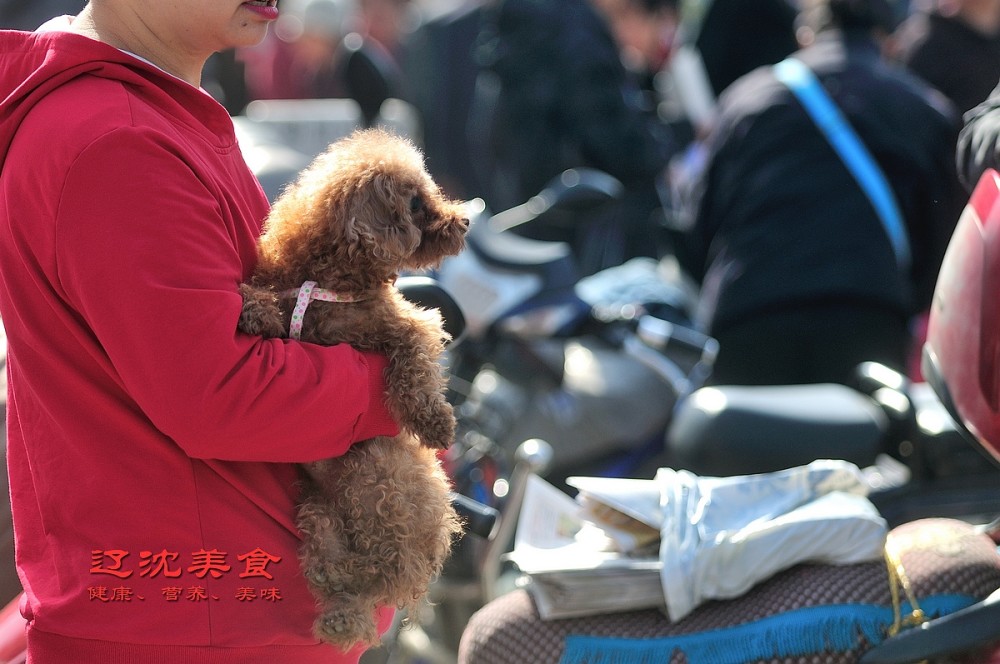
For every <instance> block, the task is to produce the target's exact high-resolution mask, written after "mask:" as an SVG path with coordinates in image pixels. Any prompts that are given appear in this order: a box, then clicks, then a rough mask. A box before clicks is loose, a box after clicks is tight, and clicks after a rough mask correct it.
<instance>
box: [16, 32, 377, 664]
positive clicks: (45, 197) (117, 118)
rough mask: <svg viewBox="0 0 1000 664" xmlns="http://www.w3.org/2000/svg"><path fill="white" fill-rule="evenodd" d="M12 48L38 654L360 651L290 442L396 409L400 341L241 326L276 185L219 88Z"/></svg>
mask: <svg viewBox="0 0 1000 664" xmlns="http://www.w3.org/2000/svg"><path fill="white" fill-rule="evenodd" d="M0 62H2V63H3V64H2V66H0V315H2V317H3V323H4V326H5V328H6V330H7V333H8V337H9V357H8V367H9V400H8V418H7V422H8V472H9V477H10V488H11V503H12V507H13V515H14V528H15V539H16V548H17V566H18V571H19V574H20V577H21V580H22V582H23V584H24V588H25V596H26V602H25V603H24V604H23V608H22V612H23V613H24V616H25V618H27V620H28V642H29V661H31V662H35V663H36V664H49V663H52V662H58V663H64V662H65V663H70V662H71V663H73V664H88V663H90V662H95V663H97V662H100V663H101V664H107V663H108V662H116V663H125V662H142V663H143V664H155V663H159V662H163V663H170V664H179V663H180V664H183V663H186V662H198V663H200V664H209V663H216V662H218V663H223V662H239V663H241V664H252V663H255V662H261V663H265V662H266V663H267V664H276V663H278V664H280V663H282V662H289V663H291V662H294V663H295V664H308V663H311V662H327V663H341V662H356V661H357V660H358V657H359V655H360V653H359V652H352V653H348V654H344V653H341V652H340V651H338V650H335V649H334V648H332V647H329V646H326V645H322V644H319V643H318V642H317V640H316V639H315V638H314V637H313V636H312V634H311V626H312V622H313V619H314V617H315V614H316V610H315V603H314V600H313V598H312V596H311V595H310V593H309V590H308V588H307V586H306V584H305V581H304V580H303V578H302V575H301V573H300V571H299V566H298V560H297V547H298V545H299V542H300V534H299V532H298V530H297V529H296V527H295V523H294V519H295V503H296V499H297V493H298V492H297V489H296V478H297V475H296V468H295V466H294V465H293V464H294V463H295V462H304V461H309V460H314V459H319V458H323V457H329V456H335V455H338V454H341V453H343V452H344V451H345V450H346V449H347V448H348V447H349V445H350V444H351V443H353V442H356V441H359V440H363V439H365V438H369V437H372V436H373V435H393V434H395V433H396V431H397V428H396V425H395V423H394V422H392V420H391V418H390V417H389V415H388V413H387V411H386V410H385V407H384V403H383V400H382V398H381V396H382V392H383V389H384V385H383V383H382V377H381V372H382V370H383V369H384V367H385V360H384V359H383V358H381V357H379V356H371V355H366V354H362V353H358V352H356V351H354V350H353V349H351V348H349V347H344V346H340V347H332V348H324V347H320V346H314V345H309V344H303V343H296V342H288V341H283V340H267V341H264V340H262V339H260V338H256V337H250V336H246V335H242V334H239V333H237V331H236V327H237V320H238V318H239V314H240V308H241V299H240V296H239V294H238V292H237V284H238V283H239V282H240V281H241V280H243V279H245V278H246V277H247V276H248V275H249V274H250V272H251V271H252V269H253V267H254V260H255V241H256V239H257V236H258V234H259V232H260V228H261V222H262V221H263V219H264V217H265V215H266V213H267V210H268V206H267V200H266V198H265V196H264V195H263V193H262V191H261V189H260V187H259V185H258V183H257V181H256V180H255V179H254V177H253V175H252V174H251V173H250V171H249V170H248V169H247V167H246V165H245V163H244V161H243V158H242V155H241V153H240V150H239V147H238V145H237V143H236V139H235V136H234V133H233V125H232V122H231V121H230V118H229V116H228V115H227V113H226V112H225V110H224V109H223V108H222V107H221V106H220V105H219V104H217V103H216V102H215V101H214V100H213V99H211V98H210V97H209V96H208V95H207V94H205V93H204V92H203V91H201V90H198V89H196V88H194V87H192V86H190V85H188V84H187V83H185V82H183V81H181V80H180V79H177V78H174V77H173V76H170V75H169V74H167V73H165V72H163V71H161V70H159V69H157V68H156V67H154V66H151V65H148V64H146V63H144V62H142V61H140V60H139V59H137V58H134V57H132V56H130V55H128V54H125V53H123V52H121V51H118V50H117V49H115V48H112V47H111V46H108V45H106V44H102V43H100V42H97V41H93V40H91V39H88V38H86V37H82V36H79V35H76V34H71V33H69V32H45V33H31V34H29V33H20V32H0ZM381 614H382V615H381V618H382V624H383V626H386V624H387V622H388V620H389V619H390V618H391V612H390V611H386V610H383V611H381Z"/></svg>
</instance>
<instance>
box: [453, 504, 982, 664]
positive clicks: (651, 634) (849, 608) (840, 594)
mask: <svg viewBox="0 0 1000 664" xmlns="http://www.w3.org/2000/svg"><path fill="white" fill-rule="evenodd" d="M887 548H888V550H889V551H890V552H891V554H892V555H890V556H887V560H889V561H892V562H894V563H895V565H891V564H890V565H887V564H886V563H885V562H871V563H862V564H855V565H844V566H834V565H799V566H797V567H794V568H792V569H790V570H787V571H786V572H783V573H781V574H778V575H777V576H775V577H772V578H771V579H769V580H767V581H765V582H763V583H761V584H759V585H758V586H756V587H755V588H754V589H753V590H751V591H750V592H749V593H747V594H746V595H744V596H742V597H739V598H737V599H734V600H730V601H716V602H710V603H707V604H705V605H703V606H701V607H699V608H698V609H696V610H695V611H694V612H693V613H692V614H691V615H689V616H688V617H686V618H685V619H684V620H681V621H679V622H677V623H673V624H671V623H669V622H668V621H667V619H666V617H665V615H664V614H663V613H662V612H661V611H658V610H645V611H634V612H628V613H617V614H607V615H601V616H592V617H584V618H572V619H566V620H552V621H547V622H543V621H541V620H540V619H539V618H538V613H537V611H536V610H535V607H534V604H533V603H532V600H531V597H530V595H529V594H528V593H527V592H526V591H524V590H519V591H515V592H512V593H510V594H508V595H505V596H503V597H500V598H499V599H496V600H494V601H493V602H491V603H489V604H488V605H486V606H485V607H484V608H482V609H481V610H480V611H479V612H477V613H476V614H475V615H474V616H473V618H472V619H471V620H470V622H469V625H468V627H467V628H466V630H465V633H464V635H463V638H462V643H461V648H460V653H459V663H460V664H526V663H528V662H530V663H532V664H547V663H552V664H555V663H557V662H558V663H559V664H605V663H611V662H614V663H615V664H631V663H632V662H636V663H639V662H642V663H647V662H649V663H651V662H657V663H663V664H667V663H669V664H730V663H731V664H850V663H853V662H857V660H858V658H859V657H860V655H861V654H862V653H864V652H865V651H866V650H867V649H868V648H870V647H871V646H872V645H874V644H877V643H879V642H881V641H882V640H883V639H884V638H885V637H886V636H887V635H888V634H889V633H890V631H891V630H892V628H893V625H894V623H896V624H898V625H899V627H900V628H901V629H906V628H908V627H910V626H912V624H914V621H913V620H907V618H908V617H909V616H910V615H911V613H912V611H913V607H912V606H911V601H910V599H908V598H913V600H914V601H915V603H916V605H917V607H919V609H921V610H922V611H923V612H924V614H925V615H926V616H927V617H929V618H933V617H936V616H939V615H945V614H948V613H951V612H954V611H957V610H959V609H961V608H964V607H966V606H969V605H970V604H973V603H975V602H976V601H979V600H981V599H983V598H985V597H986V596H987V595H989V594H990V593H991V592H992V591H994V590H996V589H997V588H998V587H1000V555H998V552H997V547H996V544H995V543H994V542H993V541H992V540H991V539H990V538H989V537H987V536H986V535H983V534H980V533H978V532H977V531H976V530H974V529H973V527H972V526H970V525H969V524H966V523H965V522H962V521H956V520H951V519H925V520H921V521H915V522H912V523H908V524H904V525H902V526H899V527H897V528H895V529H893V530H892V531H891V532H890V534H889V537H888V539H887ZM890 567H893V568H894V569H895V570H897V571H896V572H894V573H893V574H892V575H890V573H889V569H890Z"/></svg>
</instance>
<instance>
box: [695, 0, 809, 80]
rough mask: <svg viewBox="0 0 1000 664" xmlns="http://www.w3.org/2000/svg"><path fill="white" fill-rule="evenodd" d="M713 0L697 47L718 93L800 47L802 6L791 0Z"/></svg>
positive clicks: (699, 33) (700, 32)
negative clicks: (797, 29) (798, 29)
mask: <svg viewBox="0 0 1000 664" xmlns="http://www.w3.org/2000/svg"><path fill="white" fill-rule="evenodd" d="M709 1H710V2H711V6H709V7H708V10H707V11H706V12H705V15H704V17H703V18H702V21H701V26H700V28H699V30H698V36H697V38H696V39H695V47H696V48H697V49H698V52H699V53H700V54H701V59H702V62H704V64H705V71H706V73H707V74H708V80H709V82H710V83H711V84H712V90H713V91H714V92H715V94H716V96H718V95H720V94H722V91H723V90H725V89H726V88H727V87H728V86H729V85H730V84H731V83H732V82H733V81H735V80H736V79H738V78H739V77H741V76H743V75H744V74H748V73H750V72H751V71H753V70H754V69H756V68H757V67H760V66H761V65H770V64H774V63H776V62H779V61H780V60H782V59H783V58H785V56H787V55H789V54H791V53H793V52H794V51H795V50H796V49H797V48H798V42H797V41H796V39H795V19H796V16H797V15H798V9H797V8H796V7H795V6H794V5H793V4H792V3H791V2H789V0H709Z"/></svg>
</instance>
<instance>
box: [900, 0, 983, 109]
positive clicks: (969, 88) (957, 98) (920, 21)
mask: <svg viewBox="0 0 1000 664" xmlns="http://www.w3.org/2000/svg"><path fill="white" fill-rule="evenodd" d="M928 4H929V6H928V7H920V8H918V9H917V11H915V12H914V13H913V14H912V15H911V16H909V17H908V18H907V19H906V21H904V22H903V24H902V25H901V26H900V27H899V29H898V30H897V31H896V32H895V34H894V35H893V39H894V41H895V45H894V48H895V49H896V54H895V57H896V58H897V59H898V60H899V61H900V62H902V63H903V64H904V65H906V67H907V68H909V69H910V71H912V72H913V73H915V74H916V75H917V76H919V77H920V78H922V79H924V80H925V81H927V82H928V83H930V84H931V85H932V86H934V87H935V88H937V89H938V90H939V91H941V93H943V94H944V95H945V96H946V97H948V98H949V99H950V100H951V101H952V103H953V104H955V106H956V107H957V108H958V111H959V112H960V113H965V112H966V111H968V110H970V109H971V108H972V107H973V106H976V105H977V104H979V103H980V102H982V101H983V100H985V99H986V97H987V96H988V95H989V94H990V92H991V91H992V90H993V86H995V85H996V83H997V80H998V79H1000V0H928Z"/></svg>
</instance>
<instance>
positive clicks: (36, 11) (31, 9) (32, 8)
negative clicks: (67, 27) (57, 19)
mask: <svg viewBox="0 0 1000 664" xmlns="http://www.w3.org/2000/svg"><path fill="white" fill-rule="evenodd" d="M86 4H87V2H86V0H0V28H4V29H8V30H27V31H29V32H30V31H32V30H34V29H35V28H37V27H38V26H40V25H41V24H42V23H45V22H46V21H48V20H49V19H50V18H52V17H54V16H62V15H64V14H74V15H75V14H78V13H79V12H80V10H81V9H83V7H84V5H86Z"/></svg>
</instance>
